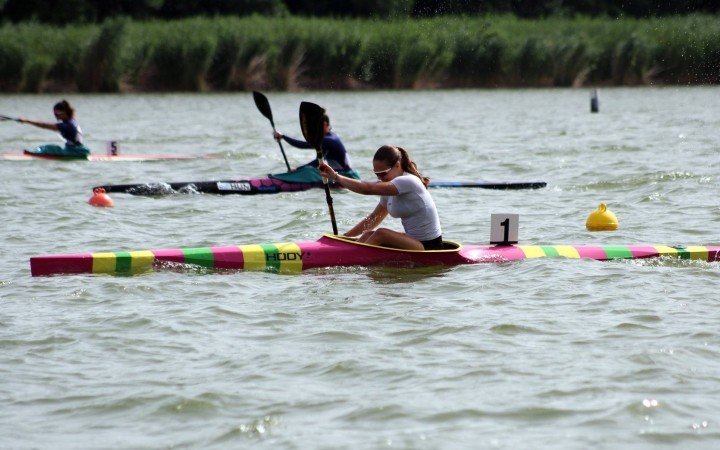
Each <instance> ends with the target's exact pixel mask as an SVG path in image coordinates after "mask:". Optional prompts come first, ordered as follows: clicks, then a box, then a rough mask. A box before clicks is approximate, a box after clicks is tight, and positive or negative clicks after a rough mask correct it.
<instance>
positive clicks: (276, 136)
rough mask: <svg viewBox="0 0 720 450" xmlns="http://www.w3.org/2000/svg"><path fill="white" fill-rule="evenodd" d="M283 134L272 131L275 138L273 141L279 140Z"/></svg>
mask: <svg viewBox="0 0 720 450" xmlns="http://www.w3.org/2000/svg"><path fill="white" fill-rule="evenodd" d="M282 137H283V134H282V133H281V132H279V131H273V139H275V142H280V141H281V140H282Z"/></svg>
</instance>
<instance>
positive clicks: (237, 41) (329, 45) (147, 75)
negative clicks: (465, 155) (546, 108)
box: [0, 15, 720, 92]
mask: <svg viewBox="0 0 720 450" xmlns="http://www.w3.org/2000/svg"><path fill="white" fill-rule="evenodd" d="M0 43H1V44H0V90H2V91H5V92H17V91H24V92H42V91H45V92H48V91H74V90H78V91H82V92H117V91H128V90H140V91H156V90H174V91H204V90H224V91H238V90H240V91H242V90H252V89H263V90H298V89H364V88H395V89H413V88H414V89H421V88H434V87H486V86H581V85H637V84H650V83H664V84H680V83H682V84H685V83H718V82H720V51H718V49H720V19H718V18H717V16H710V15H691V16H685V17H667V18H651V19H623V20H614V19H607V18H605V19H591V18H575V19H563V18H549V19H544V20H523V19H518V18H516V17H513V16H486V17H479V18H464V17H437V18H431V19H421V20H404V21H382V22H381V21H370V20H364V19H317V18H297V17H287V18H275V19H272V18H267V17H260V16H253V17H245V18H235V17H224V18H192V19H183V20H178V21H173V22H159V21H153V22H135V21H130V20H128V19H125V20H120V19H114V20H110V21H107V22H105V23H104V24H103V25H101V26H96V25H87V26H67V27H63V28H60V27H53V26H48V25H38V24H18V25H12V24H5V25H3V26H2V27H0Z"/></svg>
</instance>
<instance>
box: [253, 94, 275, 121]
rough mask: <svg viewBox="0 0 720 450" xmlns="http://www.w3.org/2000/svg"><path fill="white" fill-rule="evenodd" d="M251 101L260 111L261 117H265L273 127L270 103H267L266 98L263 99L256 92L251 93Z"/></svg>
mask: <svg viewBox="0 0 720 450" xmlns="http://www.w3.org/2000/svg"><path fill="white" fill-rule="evenodd" d="M253 100H255V106H257V109H258V110H259V111H260V113H261V114H262V115H263V116H265V117H267V118H268V119H269V120H270V123H271V124H272V126H273V127H275V123H274V122H273V117H272V109H270V102H269V101H268V99H267V97H265V96H264V95H263V94H261V93H260V92H258V91H253Z"/></svg>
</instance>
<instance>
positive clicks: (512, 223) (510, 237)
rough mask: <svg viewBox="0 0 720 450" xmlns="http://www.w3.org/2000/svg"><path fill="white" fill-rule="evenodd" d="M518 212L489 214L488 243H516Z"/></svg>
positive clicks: (518, 221)
mask: <svg viewBox="0 0 720 450" xmlns="http://www.w3.org/2000/svg"><path fill="white" fill-rule="evenodd" d="M519 223H520V215H519V214H491V215H490V243H491V244H497V245H512V244H517V243H518V225H519Z"/></svg>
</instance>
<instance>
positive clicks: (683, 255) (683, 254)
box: [675, 248, 690, 259]
mask: <svg viewBox="0 0 720 450" xmlns="http://www.w3.org/2000/svg"><path fill="white" fill-rule="evenodd" d="M675 250H677V253H678V258H680V259H690V251H689V250H688V249H686V248H676V249H675Z"/></svg>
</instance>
